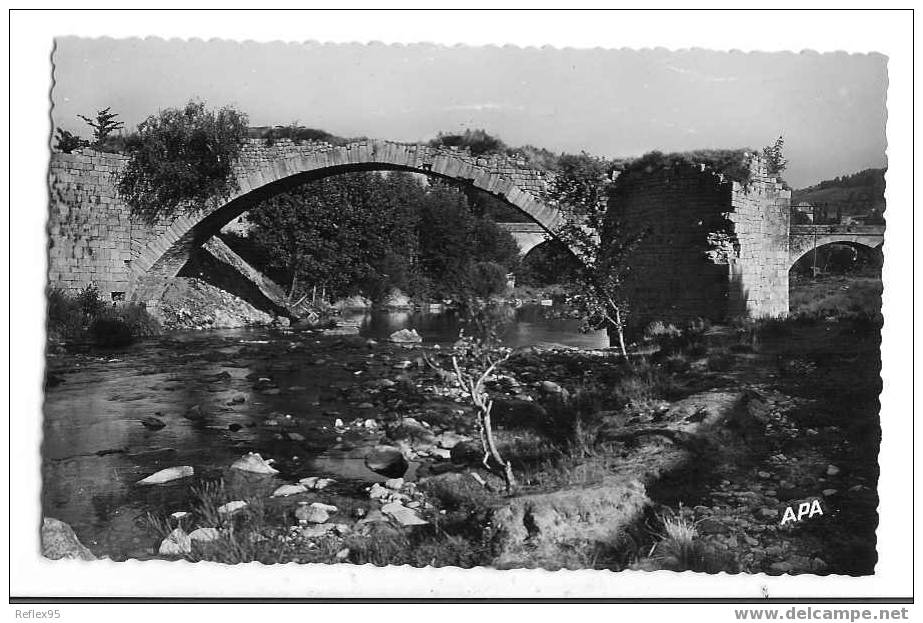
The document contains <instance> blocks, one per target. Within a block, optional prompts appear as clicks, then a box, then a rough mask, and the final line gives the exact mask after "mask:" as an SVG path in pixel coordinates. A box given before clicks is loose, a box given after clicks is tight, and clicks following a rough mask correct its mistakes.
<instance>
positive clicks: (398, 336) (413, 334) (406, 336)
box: [388, 329, 423, 344]
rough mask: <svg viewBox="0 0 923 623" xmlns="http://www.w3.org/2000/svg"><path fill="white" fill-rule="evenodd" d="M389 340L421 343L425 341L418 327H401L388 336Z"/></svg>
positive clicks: (403, 342) (399, 342)
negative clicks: (418, 331)
mask: <svg viewBox="0 0 923 623" xmlns="http://www.w3.org/2000/svg"><path fill="white" fill-rule="evenodd" d="M388 341H389V342H394V343H395V344H419V343H420V342H422V341H423V338H422V337H420V334H419V333H417V330H416V329H401V330H400V331H395V332H394V333H392V334H391V335H389V336H388Z"/></svg>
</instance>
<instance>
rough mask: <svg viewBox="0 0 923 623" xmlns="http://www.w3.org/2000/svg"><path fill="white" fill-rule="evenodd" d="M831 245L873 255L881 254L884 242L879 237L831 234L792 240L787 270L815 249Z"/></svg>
mask: <svg viewBox="0 0 923 623" xmlns="http://www.w3.org/2000/svg"><path fill="white" fill-rule="evenodd" d="M831 244H839V245H844V246H849V247H853V248H854V249H857V250H858V251H859V252H860V253H866V254H874V253H881V252H882V247H883V245H884V241H883V239H882V238H881V236H869V235H861V234H848V233H847V234H832V235H825V236H818V237H817V239H816V240H815V239H814V237H799V238H798V239H795V238H793V239H792V241H791V245H790V256H789V266H788V269H789V271H791V269H792V268H794V267H795V265H796V264H797V263H798V262H799V261H800V260H801V259H802V258H804V257H807V256H808V255H809V254H810V253H812V252H813V251H814V249H815V247H816V248H817V249H820V248H821V247H826V246H829V245H831Z"/></svg>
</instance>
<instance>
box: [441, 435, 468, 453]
mask: <svg viewBox="0 0 923 623" xmlns="http://www.w3.org/2000/svg"><path fill="white" fill-rule="evenodd" d="M469 439H470V437H466V436H465V435H459V434H458V433H456V432H453V431H446V432H444V433H442V434H441V435H439V436H438V437H436V445H437V446H439V447H440V448H445V449H446V450H451V449H452V448H454V447H455V446H457V445H458V444H459V443H461V442H462V441H468V440H469Z"/></svg>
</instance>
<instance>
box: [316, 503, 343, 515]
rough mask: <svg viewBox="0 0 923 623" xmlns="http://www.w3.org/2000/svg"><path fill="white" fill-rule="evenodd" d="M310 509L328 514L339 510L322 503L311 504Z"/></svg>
mask: <svg viewBox="0 0 923 623" xmlns="http://www.w3.org/2000/svg"><path fill="white" fill-rule="evenodd" d="M311 508H319V509H320V510H322V511H326V512H328V513H335V512H337V511H339V510H340V509H338V508H337V507H336V506H334V505H333V504H324V503H323V502H311Z"/></svg>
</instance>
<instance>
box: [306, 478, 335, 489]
mask: <svg viewBox="0 0 923 623" xmlns="http://www.w3.org/2000/svg"><path fill="white" fill-rule="evenodd" d="M335 482H336V480H334V479H333V478H321V477H319V476H308V477H307V478H302V479H301V480H299V481H298V483H299V484H302V485H304V486H305V487H307V488H308V489H316V490H320V489H324V488H326V487H329V486H330V485H332V484H333V483H335Z"/></svg>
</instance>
